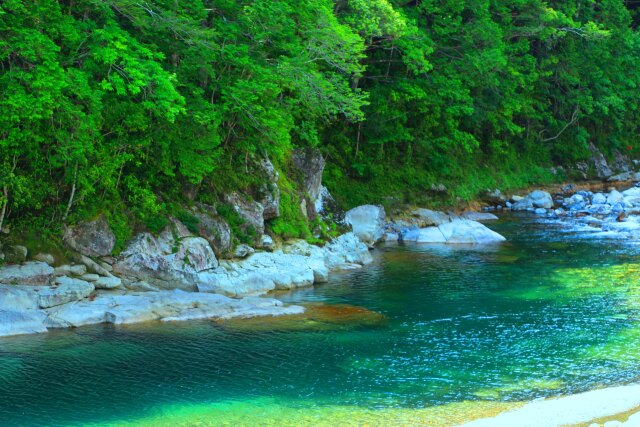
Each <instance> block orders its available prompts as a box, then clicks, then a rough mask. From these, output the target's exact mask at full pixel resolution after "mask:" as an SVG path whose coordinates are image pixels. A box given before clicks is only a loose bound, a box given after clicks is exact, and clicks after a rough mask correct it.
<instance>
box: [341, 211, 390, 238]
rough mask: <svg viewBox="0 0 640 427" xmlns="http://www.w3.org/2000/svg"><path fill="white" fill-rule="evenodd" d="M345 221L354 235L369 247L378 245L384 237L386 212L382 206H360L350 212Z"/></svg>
mask: <svg viewBox="0 0 640 427" xmlns="http://www.w3.org/2000/svg"><path fill="white" fill-rule="evenodd" d="M344 220H345V223H347V224H349V225H350V226H351V228H352V229H353V233H354V234H355V235H356V236H358V238H359V239H360V240H362V241H363V242H364V243H366V244H368V245H374V244H376V243H378V242H379V241H380V240H381V239H382V236H383V235H384V225H385V212H384V208H383V207H382V206H374V205H364V206H358V207H357V208H353V209H351V210H350V211H348V212H347V213H346V215H345V217H344Z"/></svg>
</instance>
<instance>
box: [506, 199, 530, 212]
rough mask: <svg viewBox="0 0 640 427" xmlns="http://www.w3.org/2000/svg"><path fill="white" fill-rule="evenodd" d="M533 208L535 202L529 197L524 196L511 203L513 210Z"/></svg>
mask: <svg viewBox="0 0 640 427" xmlns="http://www.w3.org/2000/svg"><path fill="white" fill-rule="evenodd" d="M514 197H516V196H514ZM531 209H533V202H532V201H531V199H529V198H528V197H524V198H522V199H520V200H518V201H515V202H514V203H513V204H512V205H511V210H513V211H528V210H531Z"/></svg>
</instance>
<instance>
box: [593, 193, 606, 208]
mask: <svg viewBox="0 0 640 427" xmlns="http://www.w3.org/2000/svg"><path fill="white" fill-rule="evenodd" d="M605 203H607V196H606V195H605V194H602V193H596V194H594V195H593V198H592V199H591V204H593V205H603V204H605Z"/></svg>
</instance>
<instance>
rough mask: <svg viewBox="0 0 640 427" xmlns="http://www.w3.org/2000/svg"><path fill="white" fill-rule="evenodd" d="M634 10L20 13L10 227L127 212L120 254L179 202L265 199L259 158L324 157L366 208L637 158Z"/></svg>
mask: <svg viewBox="0 0 640 427" xmlns="http://www.w3.org/2000/svg"><path fill="white" fill-rule="evenodd" d="M637 12H638V9H637V6H634V5H632V4H631V3H629V2H623V1H622V0H599V1H584V0H570V1H542V0H470V1H465V2H460V1H455V0H438V1H436V0H423V1H420V2H406V1H402V2H401V1H398V0H341V1H329V0H310V1H305V2H300V1H294V0H279V1H269V0H254V1H247V0H240V1H229V0H187V1H181V2H170V1H165V0H150V1H144V2H138V1H134V0H106V1H101V0H75V1H73V2H72V1H68V0H63V1H54V0H35V1H31V0H30V1H26V0H6V1H4V2H2V3H1V5H0V93H1V94H2V96H0V190H1V191H0V209H2V210H5V211H6V215H5V221H9V222H13V223H17V222H18V221H20V219H21V218H37V219H38V221H40V222H43V223H47V224H46V226H49V227H53V228H54V229H57V230H60V229H61V226H60V224H61V223H65V222H73V221H75V220H77V219H79V218H81V217H84V216H86V215H88V214H89V213H90V212H91V211H95V210H102V211H108V212H112V215H113V218H114V219H113V221H114V224H116V225H115V227H116V228H117V229H118V232H117V234H118V236H119V237H118V241H119V242H121V241H122V240H123V239H126V238H127V236H129V235H130V233H131V232H132V231H131V228H132V227H131V226H126V225H125V224H126V223H127V222H129V223H131V222H133V223H135V226H136V227H137V226H140V225H143V226H144V227H146V228H148V229H150V230H152V231H154V232H158V231H160V230H161V229H162V228H164V227H165V226H166V224H167V219H166V218H167V215H169V214H174V215H176V214H177V213H176V212H175V209H172V208H171V206H172V204H177V205H188V204H189V203H190V202H191V201H193V200H195V199H199V200H205V199H210V200H211V203H213V202H214V201H215V200H216V199H218V198H219V196H220V195H221V194H224V193H226V192H229V191H234V190H237V189H249V190H255V189H256V188H258V187H259V185H260V184H261V183H260V179H261V178H259V177H258V176H256V175H255V174H254V172H255V170H254V169H252V167H253V166H252V165H253V164H254V163H255V159H259V158H262V157H264V156H268V157H269V158H270V159H272V160H273V161H274V162H275V163H277V164H284V163H285V162H286V159H288V158H289V156H290V152H291V150H292V148H293V147H305V146H314V147H319V148H320V149H321V150H322V152H323V153H324V155H325V157H326V158H327V159H328V161H329V167H328V169H327V173H326V180H327V183H328V185H329V186H330V188H331V189H332V190H333V191H334V192H335V193H336V195H337V196H338V197H339V198H340V199H341V200H342V201H343V202H345V203H348V204H355V203H365V202H366V203H370V202H385V203H386V201H389V200H391V199H388V197H395V198H396V199H400V200H403V201H405V202H410V201H417V200H421V199H427V198H431V199H433V200H432V201H433V202H438V203H447V202H451V201H455V200H456V198H462V199H469V198H472V197H473V196H474V193H475V192H476V191H478V190H480V189H483V188H481V187H485V186H503V187H505V188H508V187H510V186H516V185H526V184H529V183H533V182H540V181H546V180H548V179H551V178H550V177H549V175H548V173H545V172H544V171H543V168H544V167H549V166H551V165H552V164H574V163H575V162H577V161H579V160H581V159H584V158H585V157H586V156H587V155H588V154H589V151H588V146H589V144H590V143H594V144H595V145H596V146H598V147H599V148H600V149H602V150H603V152H605V153H607V154H608V155H610V156H613V155H615V153H616V152H627V153H637V152H639V151H640V146H639V145H638V139H637V136H636V135H637V134H638V131H639V129H638V126H639V124H640V117H639V115H640V101H639V98H638V96H637V89H638V87H639V86H640V73H638V72H637V64H638V62H640V49H639V47H640V38H639V33H638V31H637V27H638V24H640V21H638V16H640V15H638V13H637ZM434 183H444V184H445V185H446V186H447V187H448V188H449V190H450V191H449V193H448V195H447V196H444V197H440V198H437V197H435V196H434V195H433V194H430V193H429V189H430V187H431V185H432V184H434ZM282 195H283V197H282V206H281V208H282V209H281V210H282V213H283V216H282V218H279V219H277V220H275V221H273V223H272V224H271V227H272V230H273V231H274V232H276V233H278V234H282V235H284V236H302V237H309V236H311V233H310V225H309V224H308V223H307V221H306V219H305V218H304V216H303V215H302V213H301V212H300V208H299V199H298V193H297V191H296V189H294V188H293V187H292V186H290V185H288V184H287V183H284V184H283V192H282ZM374 199H376V200H374ZM96 206H97V207H96ZM109 206H117V207H118V208H117V209H118V210H119V212H118V213H116V212H115V210H116V209H115V208H108V209H105V207H109ZM223 210H224V208H223ZM179 213H180V212H178V214H179ZM227 214H228V216H229V218H228V220H229V221H230V222H233V223H234V224H235V225H233V227H235V230H234V231H235V232H237V233H238V234H236V236H237V237H238V236H239V237H238V238H239V239H240V240H241V241H247V242H250V241H252V239H253V238H254V237H255V230H253V231H252V230H250V229H249V228H248V227H244V226H243V224H241V223H239V222H238V218H237V217H236V216H234V214H233V213H232V212H231V211H228V212H227ZM178 216H179V217H180V215H178ZM183 217H184V218H182V219H183V222H185V224H186V225H187V226H188V227H189V228H190V229H195V227H196V223H195V222H194V221H193V218H191V217H189V216H185V214H184V213H183ZM315 226H317V227H319V228H322V227H321V226H320V225H315ZM118 244H119V245H121V243H118Z"/></svg>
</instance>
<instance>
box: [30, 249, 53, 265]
mask: <svg viewBox="0 0 640 427" xmlns="http://www.w3.org/2000/svg"><path fill="white" fill-rule="evenodd" d="M33 259H34V260H35V261H40V262H46V263H47V264H49V265H51V266H53V265H54V264H55V263H56V259H55V258H54V256H53V255H51V254H47V253H43V252H40V253H38V254H36V255H35V256H34V257H33Z"/></svg>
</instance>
